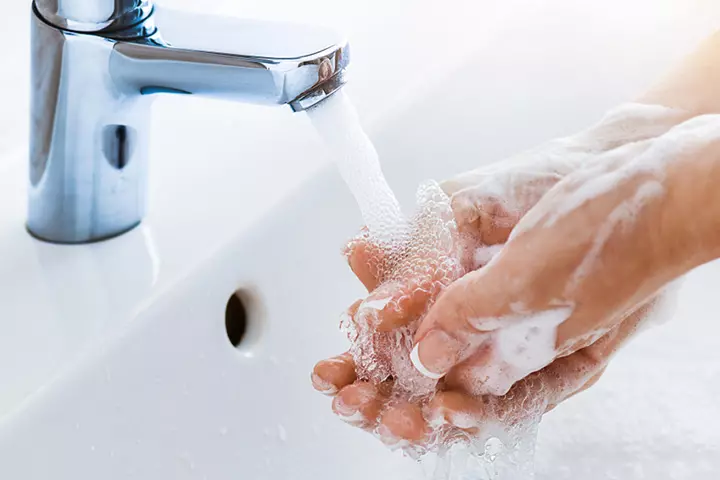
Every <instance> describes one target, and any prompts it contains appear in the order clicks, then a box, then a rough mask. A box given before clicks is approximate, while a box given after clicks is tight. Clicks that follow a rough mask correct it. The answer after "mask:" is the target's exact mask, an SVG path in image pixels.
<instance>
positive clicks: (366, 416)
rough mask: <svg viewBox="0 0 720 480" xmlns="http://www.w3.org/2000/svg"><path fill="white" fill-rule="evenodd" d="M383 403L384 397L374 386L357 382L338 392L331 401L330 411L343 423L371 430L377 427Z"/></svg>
mask: <svg viewBox="0 0 720 480" xmlns="http://www.w3.org/2000/svg"><path fill="white" fill-rule="evenodd" d="M383 402H384V397H383V396H382V395H381V394H380V392H379V390H378V388H377V387H376V386H375V385H373V384H371V383H367V382H357V383H353V384H352V385H348V386H347V387H345V388H343V389H342V390H340V393H338V394H337V395H336V396H335V398H334V399H333V404H332V409H333V412H335V414H336V415H337V416H338V417H340V418H341V419H342V420H343V421H344V422H347V423H349V424H350V425H353V426H356V427H361V428H364V429H372V428H375V426H376V425H377V422H378V417H379V416H380V412H381V411H382V407H383Z"/></svg>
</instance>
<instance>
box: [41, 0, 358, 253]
mask: <svg viewBox="0 0 720 480" xmlns="http://www.w3.org/2000/svg"><path fill="white" fill-rule="evenodd" d="M31 23H32V26H31V32H32V50H31V51H32V53H31V55H32V62H31V65H32V66H31V76H32V88H31V106H30V109H31V129H30V131H31V134H30V151H29V157H30V169H29V170H30V171H29V181H30V182H29V183H30V185H29V192H28V193H29V202H28V221H27V228H28V230H29V232H30V233H31V234H32V235H33V236H35V237H36V238H38V239H41V240H45V241H49V242H54V243H70V244H77V243H89V242H95V241H100V240H105V239H109V238H112V237H115V236H118V235H121V234H123V233H125V232H127V231H129V230H131V229H133V228H134V227H135V226H137V225H138V224H140V222H141V221H142V218H143V216H144V214H145V210H146V197H147V188H148V187H147V184H148V179H147V172H148V151H149V144H150V104H151V101H152V99H153V98H154V97H155V96H156V95H157V94H162V93H174V94H185V95H187V94H195V95H207V96H214V97H221V98H225V99H228V100H235V101H239V102H249V103H255V104H266V105H289V106H290V107H291V108H292V109H293V110H294V111H296V112H298V111H303V110H306V109H308V108H310V107H312V106H314V105H316V104H318V103H319V102H322V101H323V100H324V99H326V98H328V97H329V96H330V95H332V94H333V93H335V92H336V91H338V90H339V89H340V88H342V86H343V85H344V84H345V82H346V70H347V67H348V64H349V60H350V56H349V48H348V44H347V42H346V41H345V39H344V38H343V37H342V36H339V35H338V34H337V33H335V32H333V31H331V30H327V29H324V28H319V27H312V26H303V25H295V24H283V23H274V22H264V21H257V20H242V19H237V18H227V17H218V16H210V15H202V14H197V13H187V12H180V11H173V10H169V9H165V8H161V7H159V6H157V5H155V4H154V2H153V1H152V0H34V2H33V15H32V22H31Z"/></svg>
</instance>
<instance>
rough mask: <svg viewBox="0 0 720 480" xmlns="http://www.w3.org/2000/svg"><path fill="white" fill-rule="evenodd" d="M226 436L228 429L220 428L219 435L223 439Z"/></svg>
mask: <svg viewBox="0 0 720 480" xmlns="http://www.w3.org/2000/svg"><path fill="white" fill-rule="evenodd" d="M227 434H228V428H227V427H222V428H220V435H222V436H223V437H224V436H225V435H227Z"/></svg>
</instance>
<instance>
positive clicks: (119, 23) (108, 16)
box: [34, 0, 153, 33]
mask: <svg viewBox="0 0 720 480" xmlns="http://www.w3.org/2000/svg"><path fill="white" fill-rule="evenodd" d="M34 8H35V11H36V12H37V13H38V15H39V16H40V17H41V18H43V19H44V20H45V21H46V22H48V23H50V24H51V25H53V26H55V27H58V28H61V29H63V30H71V31H75V32H83V33H95V32H101V31H102V32H107V31H110V30H119V29H123V28H127V27H131V26H133V25H135V24H137V23H139V22H141V21H143V20H144V19H146V18H148V17H149V16H150V15H151V14H152V11H153V1H152V0H34Z"/></svg>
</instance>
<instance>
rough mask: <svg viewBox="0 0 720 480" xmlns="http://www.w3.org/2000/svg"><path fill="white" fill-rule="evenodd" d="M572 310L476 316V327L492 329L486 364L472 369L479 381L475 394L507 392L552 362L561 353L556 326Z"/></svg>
mask: <svg viewBox="0 0 720 480" xmlns="http://www.w3.org/2000/svg"><path fill="white" fill-rule="evenodd" d="M516 308H517V309H518V310H522V308H521V307H517V306H516ZM572 312H573V309H572V308H571V307H561V308H557V309H552V310H547V311H544V312H538V313H531V314H516V315H510V316H506V317H502V318H482V319H473V320H472V321H471V324H472V325H473V327H475V328H476V329H478V330H480V331H485V332H491V333H490V340H489V342H490V345H491V347H490V349H491V350H490V352H491V353H490V358H489V360H488V361H487V362H486V363H485V364H483V365H482V366H478V367H475V368H474V370H473V374H474V375H476V376H477V378H478V380H479V381H478V382H477V385H476V387H475V389H474V391H473V392H472V393H473V394H475V395H486V394H491V395H496V396H501V395H505V394H506V393H507V392H508V391H509V390H510V388H511V387H512V386H513V385H514V384H515V383H516V382H517V381H519V380H521V379H523V378H525V377H526V376H528V375H529V374H531V373H533V372H536V371H538V370H541V369H542V368H544V367H546V366H547V365H549V364H550V363H551V362H552V361H553V360H554V359H555V358H556V357H557V356H558V352H557V351H556V348H555V344H556V340H557V328H558V326H560V324H562V323H563V322H564V321H566V320H567V319H568V318H570V315H571V314H572Z"/></svg>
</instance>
